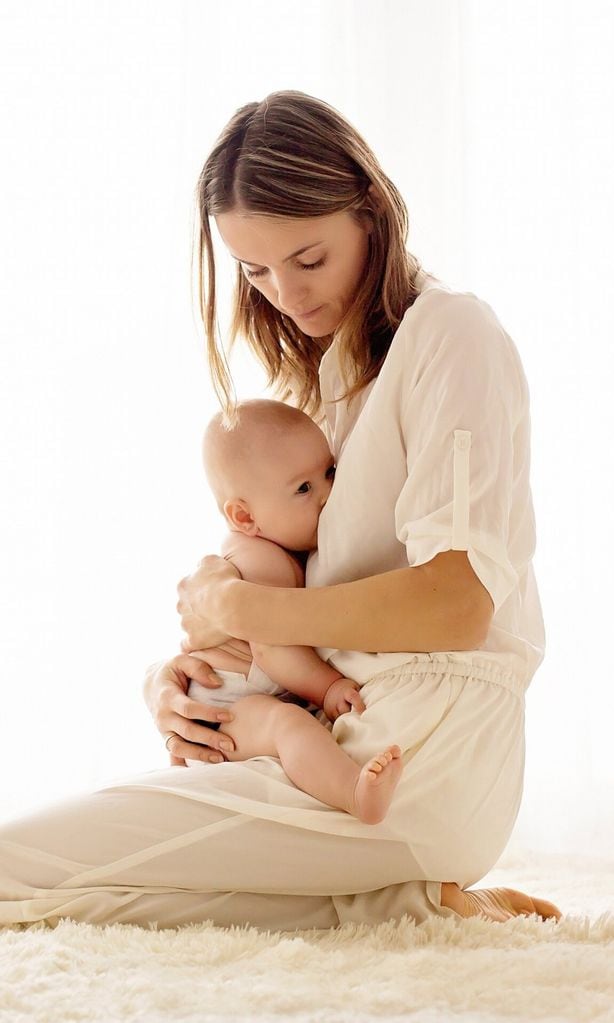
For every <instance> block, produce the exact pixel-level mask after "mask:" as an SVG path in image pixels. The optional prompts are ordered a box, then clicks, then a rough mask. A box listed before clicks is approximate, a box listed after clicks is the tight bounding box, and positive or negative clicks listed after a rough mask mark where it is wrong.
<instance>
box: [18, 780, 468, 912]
mask: <svg viewBox="0 0 614 1023" xmlns="http://www.w3.org/2000/svg"><path fill="white" fill-rule="evenodd" d="M196 770H197V769H194V771H196ZM188 773H189V774H190V775H193V771H192V770H191V769H189V768H172V769H170V771H163V772H156V774H159V775H160V776H161V777H162V776H164V782H165V785H167V786H168V785H169V776H170V779H176V785H177V791H176V792H173V791H169V790H168V788H165V789H162V788H160V789H158V788H156V787H155V784H154V785H152V775H147V776H144V777H145V778H146V779H147V784H146V785H144V786H143V787H141V786H140V785H139V778H135V779H133V780H132V781H131V782H127V783H123V784H121V785H118V786H115V787H111V788H107V789H102V790H101V791H99V792H95V793H92V794H91V795H88V796H84V797H81V798H78V799H73V800H70V801H68V802H65V803H61V804H58V805H56V806H54V807H51V808H49V809H46V810H43V811H40V812H38V813H34V814H31V815H29V816H28V817H25V818H23V819H21V820H16V821H13V822H9V823H7V824H5V825H3V826H2V827H1V828H0V924H10V923H19V922H24V921H33V920H40V919H47V920H54V919H57V918H59V917H62V916H69V917H72V918H74V919H78V920H86V921H89V922H94V923H111V922H131V923H148V922H151V921H154V920H155V921H157V922H158V924H159V925H160V926H168V927H172V926H177V925H178V924H180V923H188V922H198V921H200V920H204V919H213V920H214V922H216V923H219V924H223V925H225V924H229V923H251V924H253V925H255V926H262V927H274V928H277V929H288V928H291V927H312V926H313V927H329V926H334V925H335V924H336V923H338V922H340V921H341V922H343V921H344V920H346V919H353V920H365V921H371V922H378V921H379V920H381V919H388V918H390V917H394V916H396V917H400V916H402V915H403V913H409V914H410V915H414V916H416V917H417V918H422V919H424V918H425V917H426V916H428V915H430V914H436V913H441V914H443V915H447V913H448V911H444V910H442V909H441V907H440V905H439V898H440V886H439V885H438V884H433V885H431V886H430V887H429V885H427V884H425V883H424V882H423V881H416V882H415V883H413V882H412V881H411V878H412V874H411V871H410V870H409V864H408V858H407V849H406V848H405V847H403V845H402V844H401V843H396V842H386V841H373V840H371V839H368V838H366V839H365V840H363V841H361V840H358V839H355V838H344V837H342V836H338V835H328V834H322V833H319V832H315V831H310V830H306V829H302V828H297V827H294V826H285V825H283V824H280V823H278V822H273V821H268V820H262V819H257V818H254V817H249V816H247V815H245V814H238V813H234V812H232V811H229V810H226V809H223V808H219V807H215V806H211V805H209V804H207V803H205V802H202V801H201V800H198V801H197V800H194V799H191V798H190V797H189V794H188V795H187V796H186V795H185V794H182V793H181V778H182V776H183V775H187V774H188ZM408 881H409V883H407V882H408ZM314 900H315V901H314ZM293 921H294V922H293Z"/></svg>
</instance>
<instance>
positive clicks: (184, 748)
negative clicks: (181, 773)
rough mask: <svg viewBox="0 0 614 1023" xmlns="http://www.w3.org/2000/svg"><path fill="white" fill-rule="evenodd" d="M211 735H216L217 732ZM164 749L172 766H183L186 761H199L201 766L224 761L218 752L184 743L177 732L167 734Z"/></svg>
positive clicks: (221, 754)
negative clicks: (168, 754)
mask: <svg viewBox="0 0 614 1023" xmlns="http://www.w3.org/2000/svg"><path fill="white" fill-rule="evenodd" d="M212 734H213V735H217V732H213V733H212ZM166 748H167V749H168V751H169V753H170V758H171V765H172V766H182V765H184V766H185V762H186V760H201V761H202V762H203V764H221V763H222V762H223V761H224V754H223V753H221V752H220V751H219V750H216V749H212V748H211V747H206V746H200V745H196V744H194V743H191V742H186V740H185V739H183V738H182V737H181V736H180V735H179V734H178V733H177V732H174V733H172V734H171V733H169V737H168V738H167V740H166Z"/></svg>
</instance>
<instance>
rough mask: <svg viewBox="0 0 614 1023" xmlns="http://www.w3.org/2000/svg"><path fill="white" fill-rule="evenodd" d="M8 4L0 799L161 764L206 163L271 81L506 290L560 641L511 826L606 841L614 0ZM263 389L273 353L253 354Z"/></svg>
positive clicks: (247, 383)
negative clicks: (200, 192)
mask: <svg viewBox="0 0 614 1023" xmlns="http://www.w3.org/2000/svg"><path fill="white" fill-rule="evenodd" d="M211 8H212V5H210V4H204V3H199V2H197V0H184V2H182V3H178V2H172V0H122V2H120V0H116V2H111V0H108V2H106V3H102V2H100V0H98V2H94V0H63V2H54V3H51V2H43V0H38V2H37V0H31V2H29V3H28V4H23V3H22V2H10V0H9V2H7V0H3V2H2V3H0V21H1V24H0V87H1V90H2V92H1V94H2V95H3V97H4V98H5V100H4V102H3V104H2V105H0V137H1V139H2V153H3V156H2V161H1V163H0V186H1V189H0V193H1V194H0V217H1V221H0V230H1V232H2V238H3V240H4V244H3V245H2V246H1V248H0V288H1V307H2V312H1V316H2V326H1V333H2V337H1V348H0V429H1V436H2V462H1V465H2V485H1V487H2V488H1V492H0V514H1V516H2V521H1V530H0V559H1V564H2V570H1V574H0V620H1V625H0V630H1V641H0V680H1V682H2V707H3V717H2V720H3V725H4V727H3V728H2V742H1V743H0V772H1V774H0V777H2V778H3V782H2V783H1V784H0V813H4V814H8V813H14V812H17V811H18V810H20V809H23V808H25V807H27V806H31V805H35V804H39V803H43V802H47V801H48V800H49V799H52V798H56V797H59V796H60V795H63V794H65V793H67V792H69V791H74V790H75V789H78V788H83V787H85V788H87V787H91V786H92V785H94V784H96V783H98V782H99V781H101V780H103V779H106V778H109V777H113V776H116V775H119V774H124V773H127V772H132V771H135V770H142V769H150V768H155V767H157V766H161V765H163V764H164V763H165V755H164V751H163V750H161V749H160V742H159V738H158V736H157V733H155V731H154V730H153V727H152V725H151V723H150V721H149V718H148V715H147V712H146V711H145V709H144V706H143V705H142V703H141V697H140V683H141V678H142V674H143V669H144V666H145V665H146V664H147V663H149V662H150V661H152V660H155V659H157V658H159V657H162V656H164V655H165V654H167V653H172V652H173V651H174V649H175V647H176V644H177V642H178V639H179V632H178V628H177V624H176V621H175V614H174V603H175V599H176V598H175V585H176V582H177V579H178V578H179V577H180V576H181V575H183V574H185V572H187V571H188V570H189V569H190V568H191V566H192V565H193V563H194V562H195V561H196V560H197V559H198V558H199V557H200V556H201V555H202V553H205V552H207V551H210V550H215V548H216V545H217V543H218V539H219V536H220V529H221V524H220V523H219V521H218V518H217V513H216V512H215V509H214V508H213V505H212V502H211V501H210V499H209V497H208V495H207V493H206V489H205V487H204V484H203V481H202V478H201V473H200V466H199V435H200V431H201V428H202V425H203V423H204V422H205V421H206V419H207V418H208V416H209V415H210V414H211V412H212V411H213V408H214V402H213V397H212V393H211V389H210V386H209V384H208V380H207V375H206V371H205V364H204V359H203V356H202V350H201V341H200V337H199V334H198V330H197V326H196V325H195V324H194V322H193V318H192V311H191V304H190V294H189V280H190V242H191V216H192V209H191V201H192V191H193V188H194V184H195V181H196V177H197V174H198V171H199V169H200V165H201V164H202V161H203V159H204V157H205V156H206V154H207V152H208V150H209V148H210V146H211V144H212V143H213V141H214V139H215V137H216V136H217V134H218V132H219V131H220V130H221V128H222V127H223V125H224V124H225V122H226V121H227V120H228V118H229V116H230V115H231V114H232V112H233V111H234V110H235V109H236V108H237V107H238V106H240V105H242V104H244V103H246V102H249V101H251V100H253V99H261V98H263V97H264V96H265V95H266V94H267V93H268V92H270V91H273V90H275V89H280V88H298V89H302V90H304V91H306V92H310V93H312V94H314V95H317V96H321V97H323V98H325V99H327V100H328V101H329V102H331V103H332V104H333V105H335V106H336V107H338V108H339V109H340V110H341V111H343V112H344V113H345V114H346V116H348V117H349V118H350V119H351V120H352V121H353V122H354V123H355V124H356V125H357V127H358V128H359V129H360V130H361V132H362V133H363V134H364V136H365V137H366V138H367V140H368V141H369V142H370V144H371V145H372V146H373V148H374V149H375V151H376V153H377V154H378V155H379V157H380V159H381V162H382V164H383V166H384V167H385V169H386V171H387V173H388V174H389V175H390V176H391V177H392V178H393V180H395V181H396V183H397V184H398V186H399V187H400V189H401V191H402V192H403V194H404V195H405V197H406V199H407V202H408V204H409V208H410V215H411V222H412V230H411V237H410V246H411V248H412V249H413V250H414V251H415V252H416V253H417V254H418V255H419V256H420V258H421V259H422V261H423V263H424V265H425V266H426V267H428V268H430V269H432V270H434V271H435V272H436V273H437V274H438V275H439V276H441V277H443V278H445V279H447V280H448V281H449V282H450V283H451V284H453V285H454V286H457V287H461V288H464V289H466V290H471V291H475V292H476V293H477V294H479V295H480V296H481V297H483V298H485V299H486V300H487V301H488V302H489V303H490V304H491V305H492V306H493V307H494V308H495V310H496V311H497V313H498V315H499V317H500V318H501V320H502V321H503V323H504V325H505V326H506V327H507V329H508V330H509V331H510V333H511V334H512V336H514V338H515V340H516V342H517V344H518V347H519V350H520V352H521V355H522V358H523V361H524V364H525V368H526V371H527V375H528V378H529V384H530V388H531V394H532V404H533V430H534V440H533V452H534V457H533V465H534V470H533V487H534V496H535V504H536V512H537V518H538V527H539V551H538V558H537V561H536V568H537V572H538V578H539V582H540V588H541V592H542V598H543V603H544V612H545V616H546V624H547V629H548V641H549V649H548V654H547V658H546V661H545V663H544V666H543V667H542V668H541V669H540V671H539V673H538V675H537V676H536V679H535V682H534V685H533V687H532V689H531V691H530V694H529V700H528V740H529V746H528V774H527V795H526V799H525V805H524V809H523V812H522V815H521V820H520V822H519V827H518V832H517V835H518V838H519V840H523V841H525V842H528V843H530V844H534V845H540V844H541V845H543V846H545V847H563V848H569V849H571V848H578V849H580V850H581V849H583V848H585V847H587V846H588V847H590V848H592V849H594V848H595V847H596V844H599V843H602V845H603V847H604V849H605V848H608V849H609V848H611V841H612V839H613V838H614V822H613V819H612V805H613V803H614V800H613V798H612V794H613V792H614V762H613V758H612V756H611V752H610V746H611V744H610V741H609V733H610V727H611V726H610V722H611V720H612V711H613V709H614V701H613V697H612V695H611V685H610V676H611V671H610V668H609V664H608V660H607V656H608V655H607V648H606V646H605V642H604V640H605V638H607V635H608V626H609V621H608V617H609V615H608V613H609V604H610V601H609V599H608V597H609V589H608V581H609V571H608V569H609V566H610V564H611V556H612V540H611V536H610V532H609V530H608V523H609V514H608V507H609V505H610V504H611V497H612V482H611V476H610V473H609V471H608V468H609V466H610V465H611V456H610V447H609V445H610V436H612V433H613V430H612V427H613V425H614V424H613V422H612V418H613V416H612V403H611V401H610V396H609V393H608V392H609V388H608V384H609V383H610V381H611V379H612V355H611V345H610V335H611V326H610V325H611V323H612V311H613V310H612V288H611V284H610V281H609V280H608V279H607V276H606V258H605V257H606V252H607V249H606V245H607V243H608V242H609V235H610V234H611V226H612V221H613V213H614V197H613V193H612V185H611V180H610V179H611V173H610V169H611V166H612V156H613V148H614V147H613V142H612V131H611V110H612V99H613V95H612V93H613V91H614V77H613V76H612V73H611V72H610V71H609V64H610V55H611V53H612V52H613V44H614V12H613V11H612V8H611V5H610V4H609V3H607V2H600V0H589V2H588V3H585V4H584V5H583V6H582V8H581V9H578V8H577V7H576V6H572V5H571V4H570V3H561V2H559V3H555V2H554V0H547V2H541V3H540V2H533V3H532V2H529V0H520V2H516V3H512V2H509V0H499V2H496V3H491V2H486V0H458V2H453V0H435V2H431V3H429V4H424V3H421V2H420V0H388V2H383V3H380V4H378V5H377V9H376V5H374V4H371V3H370V2H369V0H353V2H351V0H338V2H337V3H335V4H330V3H327V2H326V0H311V2H301V3H298V2H294V0H267V2H266V3H265V4H262V5H260V6H259V7H255V6H254V5H253V4H249V3H247V2H246V0H240V2H235V3H234V4H232V5H229V4H224V5H219V6H217V7H216V8H215V9H213V10H212V9H211ZM237 371H238V373H239V376H240V391H241V393H245V394H251V395H253V394H255V393H257V391H259V390H260V389H261V388H262V386H263V381H262V376H261V375H260V374H259V373H258V372H257V371H256V369H255V368H254V366H253V364H250V363H248V362H245V363H243V364H242V365H238V366H237Z"/></svg>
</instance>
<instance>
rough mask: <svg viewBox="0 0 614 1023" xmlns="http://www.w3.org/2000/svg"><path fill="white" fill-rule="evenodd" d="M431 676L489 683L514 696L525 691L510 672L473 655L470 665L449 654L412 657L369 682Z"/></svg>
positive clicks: (524, 682) (515, 676) (524, 685)
mask: <svg viewBox="0 0 614 1023" xmlns="http://www.w3.org/2000/svg"><path fill="white" fill-rule="evenodd" d="M433 674H440V675H456V676H457V677H458V676H460V677H461V678H468V679H475V680H476V681H479V682H492V683H494V684H495V685H498V686H502V687H503V688H504V689H509V691H510V692H511V693H514V695H515V696H524V694H525V691H526V688H527V683H526V681H525V679H523V678H521V677H520V676H519V675H517V674H516V673H515V672H514V671H512V670H511V669H510V668H504V667H503V666H502V665H501V664H499V663H498V662H497V661H491V660H489V659H488V658H487V657H479V656H478V657H476V656H475V655H473V656H472V659H471V661H465V660H463V659H461V658H460V657H458V656H457V655H455V654H453V653H452V654H447V653H432V654H412V655H411V657H410V658H409V659H408V660H406V661H404V662H403V663H402V664H399V665H398V667H396V668H388V669H387V670H385V671H381V672H378V673H377V675H373V676H372V677H371V678H370V679H369V682H372V681H373V679H376V678H379V677H384V676H385V675H394V676H395V677H397V678H398V676H399V675H408V676H409V675H412V676H415V675H433Z"/></svg>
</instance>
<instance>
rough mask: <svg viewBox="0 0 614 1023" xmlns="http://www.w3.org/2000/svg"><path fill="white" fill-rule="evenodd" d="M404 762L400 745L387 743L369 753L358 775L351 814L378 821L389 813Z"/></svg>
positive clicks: (367, 820)
mask: <svg viewBox="0 0 614 1023" xmlns="http://www.w3.org/2000/svg"><path fill="white" fill-rule="evenodd" d="M402 770H403V762H402V760H401V750H400V748H399V746H389V747H388V749H385V750H384V752H383V753H378V754H377V756H375V757H372V758H371V760H368V761H367V763H366V764H365V765H364V767H363V768H362V770H361V772H360V774H359V775H358V781H357V782H356V788H355V789H354V808H353V811H352V812H353V814H354V816H355V817H358V819H359V820H361V821H363V822H364V823H365V824H379V822H380V821H383V819H384V817H385V816H386V814H387V813H388V807H389V806H390V803H391V800H392V796H393V794H394V790H395V789H396V787H397V785H398V782H399V778H400V777H401V771H402Z"/></svg>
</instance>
